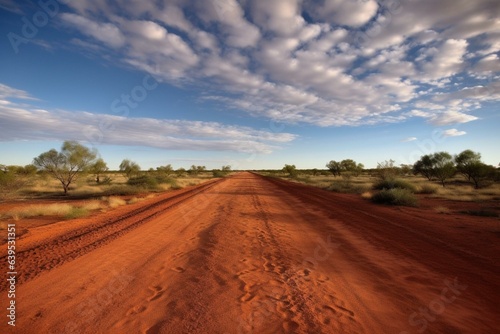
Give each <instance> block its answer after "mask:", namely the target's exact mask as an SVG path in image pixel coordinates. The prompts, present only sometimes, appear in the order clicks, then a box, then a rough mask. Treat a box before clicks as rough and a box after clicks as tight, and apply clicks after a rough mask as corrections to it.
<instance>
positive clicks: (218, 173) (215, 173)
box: [212, 169, 227, 177]
mask: <svg viewBox="0 0 500 334" xmlns="http://www.w3.org/2000/svg"><path fill="white" fill-rule="evenodd" d="M212 174H213V176H214V177H225V176H226V175H227V173H226V172H224V171H222V170H220V169H214V170H213V171H212Z"/></svg>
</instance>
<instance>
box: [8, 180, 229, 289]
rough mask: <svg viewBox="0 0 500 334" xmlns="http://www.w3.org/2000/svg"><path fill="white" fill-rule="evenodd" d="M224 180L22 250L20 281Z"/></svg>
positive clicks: (87, 250) (19, 263) (103, 241)
mask: <svg viewBox="0 0 500 334" xmlns="http://www.w3.org/2000/svg"><path fill="white" fill-rule="evenodd" d="M221 181H223V180H218V181H215V182H214V181H212V182H208V183H204V184H201V185H200V186H198V187H196V188H192V189H188V190H186V191H182V192H180V193H179V194H175V195H173V196H172V195H170V194H169V195H168V196H167V198H164V199H160V200H159V201H158V200H157V201H155V202H154V203H152V204H149V205H146V206H143V207H141V208H140V209H137V210H134V211H132V212H129V213H127V214H125V215H122V216H120V217H117V218H114V219H109V220H106V221H104V222H101V223H97V224H90V225H88V226H85V227H84V228H80V229H75V230H71V231H70V232H69V233H67V234H65V235H63V236H61V237H58V238H56V239H53V240H51V241H48V242H46V243H42V244H40V245H37V246H35V247H32V248H29V249H24V250H22V251H18V252H17V253H16V261H17V263H18V265H17V268H18V271H19V273H20V274H19V276H18V277H17V281H18V282H19V283H23V282H26V281H29V280H31V279H33V278H34V277H36V276H38V275H39V274H40V273H42V272H43V271H46V270H50V269H52V268H55V267H57V266H60V265H62V264H63V263H65V262H67V261H71V260H74V259H76V258H78V257H80V256H82V255H84V254H87V253H89V252H91V251H93V250H94V249H96V248H98V247H101V246H103V245H105V244H107V243H109V242H111V241H112V240H114V239H116V238H118V237H120V236H122V235H124V234H125V233H128V232H131V231H132V230H134V229H136V228H138V227H139V226H141V225H142V224H144V223H146V222H148V221H150V220H151V219H153V218H154V217H156V216H157V215H158V214H159V213H161V212H162V211H164V210H168V209H170V208H173V207H175V206H176V205H179V204H180V203H182V202H183V201H186V200H187V199H189V198H191V197H193V196H196V195H197V194H199V193H200V192H203V191H206V190H208V189H210V188H212V187H213V186H214V185H215V184H217V183H220V182H221ZM0 261H3V262H6V257H1V258H0ZM6 288H7V282H6V281H2V282H1V283H0V291H2V290H5V289H6Z"/></svg>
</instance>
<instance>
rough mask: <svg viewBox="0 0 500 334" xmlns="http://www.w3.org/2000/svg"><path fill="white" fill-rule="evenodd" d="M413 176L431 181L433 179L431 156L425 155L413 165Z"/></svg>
mask: <svg viewBox="0 0 500 334" xmlns="http://www.w3.org/2000/svg"><path fill="white" fill-rule="evenodd" d="M412 171H413V174H415V175H417V174H420V175H422V176H424V177H426V178H427V180H429V181H431V180H432V178H433V177H434V162H433V160H432V155H431V154H426V155H424V156H422V157H420V159H419V160H418V161H416V162H415V163H414V164H413V168H412Z"/></svg>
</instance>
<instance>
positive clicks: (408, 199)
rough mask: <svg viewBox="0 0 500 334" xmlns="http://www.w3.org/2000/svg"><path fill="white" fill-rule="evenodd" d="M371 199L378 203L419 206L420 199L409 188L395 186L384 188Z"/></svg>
mask: <svg viewBox="0 0 500 334" xmlns="http://www.w3.org/2000/svg"><path fill="white" fill-rule="evenodd" d="M371 200H372V201H373V202H374V203H377V204H389V205H401V206H417V205H418V200H417V197H416V196H415V194H413V192H412V191H410V190H408V189H401V188H393V189H383V190H381V191H379V192H378V193H376V194H375V195H373V196H372V198H371Z"/></svg>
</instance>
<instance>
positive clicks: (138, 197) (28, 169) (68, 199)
mask: <svg viewBox="0 0 500 334" xmlns="http://www.w3.org/2000/svg"><path fill="white" fill-rule="evenodd" d="M231 172H232V171H231V166H229V165H226V166H222V167H221V169H214V170H207V168H206V167H205V166H195V165H193V166H191V168H190V169H188V170H186V169H184V168H179V169H174V168H173V167H172V165H170V164H167V165H164V166H159V167H156V168H150V169H149V170H147V171H144V170H142V169H141V166H140V165H139V164H138V163H137V162H135V161H133V160H131V159H128V158H126V159H124V160H123V161H122V162H121V164H120V166H119V170H116V171H112V170H110V169H109V167H108V165H107V163H106V162H105V161H104V160H103V159H102V158H101V157H100V156H99V152H98V151H97V150H95V149H94V150H92V149H89V148H87V147H85V146H83V145H81V144H79V143H78V142H75V141H65V142H64V143H63V145H62V147H61V149H60V150H59V151H58V150H56V149H51V150H49V151H47V152H44V153H41V154H40V155H39V156H37V157H35V158H34V159H33V163H32V164H29V165H26V166H5V165H0V203H1V202H6V201H9V203H14V204H16V203H17V204H19V205H13V207H12V208H10V207H9V206H8V207H7V209H6V210H2V211H0V219H12V220H20V219H27V218H34V217H38V218H40V217H53V218H59V219H74V218H80V217H85V216H87V215H89V214H91V213H93V212H97V211H106V210H108V209H114V208H117V207H120V206H123V205H129V204H134V203H137V202H140V201H143V200H145V199H147V198H150V197H153V196H156V194H157V193H161V192H164V191H170V190H177V189H181V188H184V187H188V186H195V185H198V184H200V183H203V182H206V181H208V180H211V179H213V178H222V177H226V176H228V175H230V174H231ZM24 203H26V204H24ZM39 203H40V204H39Z"/></svg>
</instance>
